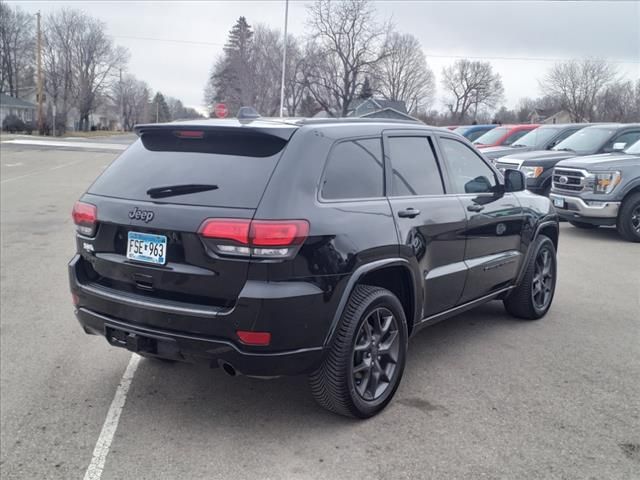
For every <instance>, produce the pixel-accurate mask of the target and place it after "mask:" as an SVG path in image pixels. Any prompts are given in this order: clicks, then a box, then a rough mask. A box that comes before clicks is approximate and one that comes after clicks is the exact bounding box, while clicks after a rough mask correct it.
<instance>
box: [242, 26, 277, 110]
mask: <svg viewBox="0 0 640 480" xmlns="http://www.w3.org/2000/svg"><path fill="white" fill-rule="evenodd" d="M249 63H250V77H251V79H252V80H253V82H252V84H251V94H250V97H251V103H249V104H248V105H251V106H253V107H254V108H255V109H256V110H257V111H258V112H260V114H261V115H266V116H269V117H272V116H275V115H276V114H277V113H278V110H279V108H280V81H281V80H280V75H281V68H282V34H281V33H280V32H279V31H278V30H275V29H272V28H269V27H267V26H266V25H260V24H258V25H256V26H255V29H254V32H253V44H252V48H251V52H250V62H249Z"/></svg>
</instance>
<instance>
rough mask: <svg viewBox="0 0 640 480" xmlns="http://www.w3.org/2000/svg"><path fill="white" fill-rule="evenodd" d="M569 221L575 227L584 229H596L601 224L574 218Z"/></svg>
mask: <svg viewBox="0 0 640 480" xmlns="http://www.w3.org/2000/svg"><path fill="white" fill-rule="evenodd" d="M569 223H570V224H571V225H573V226H574V227H576V228H581V229H583V230H594V229H596V228H598V227H599V225H593V224H592V223H585V222H575V221H573V220H571V221H569Z"/></svg>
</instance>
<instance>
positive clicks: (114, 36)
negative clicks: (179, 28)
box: [109, 35, 224, 47]
mask: <svg viewBox="0 0 640 480" xmlns="http://www.w3.org/2000/svg"><path fill="white" fill-rule="evenodd" d="M109 36H110V37H112V38H123V39H128V40H148V41H151V42H167V43H181V44H186V45H205V46H212V47H224V43H213V42H201V41H198V40H178V39H175V38H153V37H136V36H132V35H109Z"/></svg>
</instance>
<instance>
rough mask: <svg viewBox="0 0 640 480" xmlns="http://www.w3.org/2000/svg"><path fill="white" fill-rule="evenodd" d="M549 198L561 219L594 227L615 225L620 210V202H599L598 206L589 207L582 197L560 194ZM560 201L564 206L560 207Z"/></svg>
mask: <svg viewBox="0 0 640 480" xmlns="http://www.w3.org/2000/svg"><path fill="white" fill-rule="evenodd" d="M549 198H550V199H551V201H552V202H554V206H555V209H556V211H557V212H558V215H559V216H560V218H563V219H565V220H575V221H578V222H585V223H591V224H593V225H615V223H616V220H617V218H618V210H619V209H620V202H607V201H601V202H600V201H599V202H598V204H596V205H589V204H588V203H586V202H585V201H584V200H583V199H582V198H580V197H573V196H569V195H562V194H558V193H551V194H550V195H549ZM558 201H559V202H561V203H562V204H563V206H559V205H558V204H557V202H558Z"/></svg>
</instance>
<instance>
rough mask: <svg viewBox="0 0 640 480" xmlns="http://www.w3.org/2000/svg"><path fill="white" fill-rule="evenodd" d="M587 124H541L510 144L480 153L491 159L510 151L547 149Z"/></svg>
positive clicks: (507, 153) (508, 153) (484, 149)
mask: <svg viewBox="0 0 640 480" xmlns="http://www.w3.org/2000/svg"><path fill="white" fill-rule="evenodd" d="M588 125H589V124H588V123H565V124H555V125H542V126H541V127H538V128H536V129H535V130H531V131H530V132H528V133H526V134H525V135H523V136H522V138H520V139H519V140H517V141H516V142H514V143H512V144H511V145H500V146H499V147H486V148H483V149H482V154H483V155H484V156H485V157H487V158H489V159H491V160H496V159H498V158H500V157H504V156H506V155H510V154H512V153H522V152H531V151H534V150H549V149H550V148H553V147H555V146H556V145H557V144H558V143H560V142H561V141H563V140H564V139H565V138H567V137H569V136H571V135H573V134H574V133H576V132H577V131H578V130H580V129H582V128H584V127H587V126H588Z"/></svg>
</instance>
